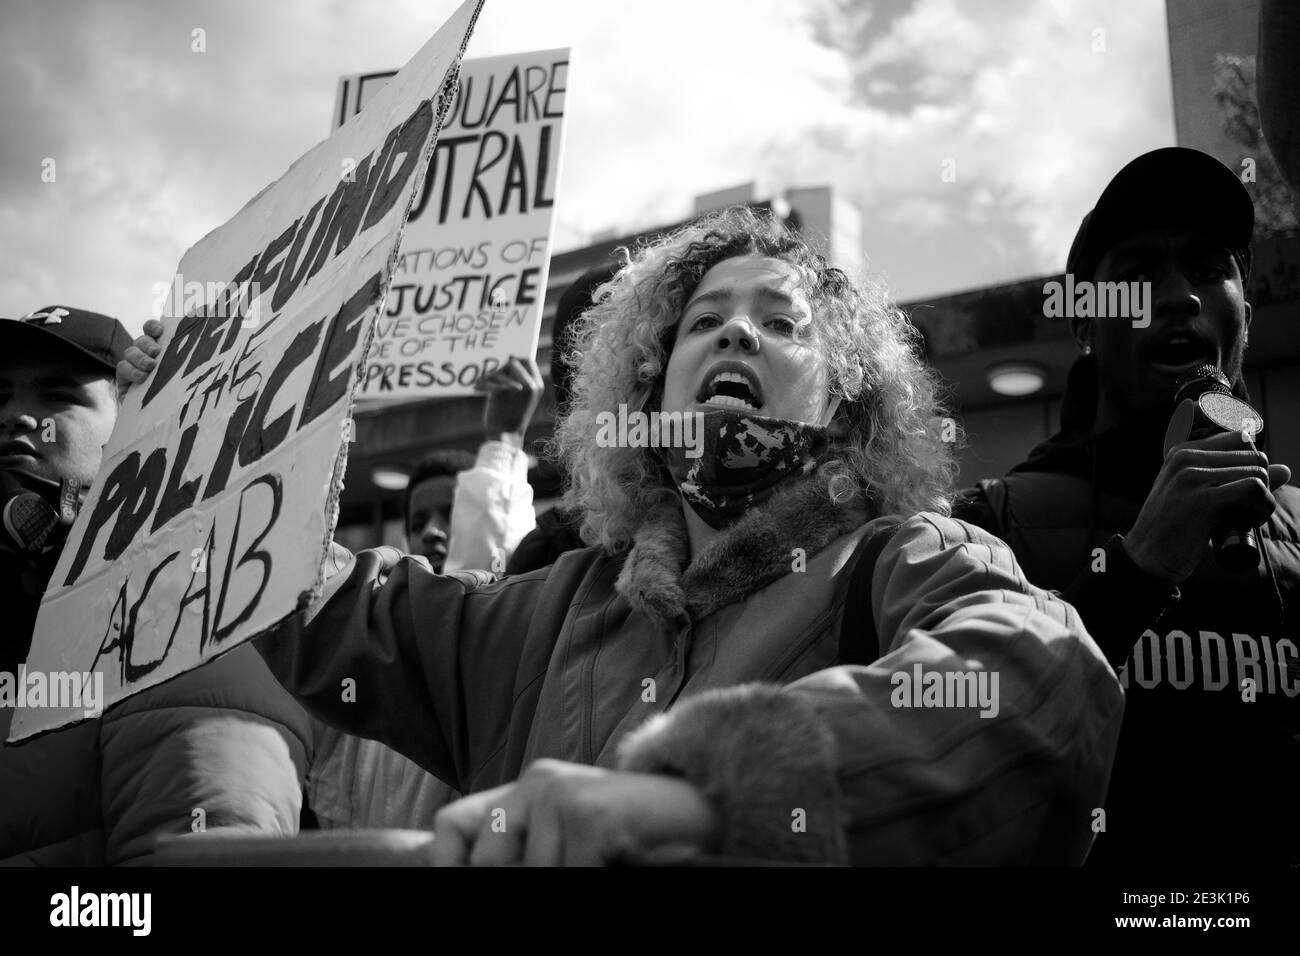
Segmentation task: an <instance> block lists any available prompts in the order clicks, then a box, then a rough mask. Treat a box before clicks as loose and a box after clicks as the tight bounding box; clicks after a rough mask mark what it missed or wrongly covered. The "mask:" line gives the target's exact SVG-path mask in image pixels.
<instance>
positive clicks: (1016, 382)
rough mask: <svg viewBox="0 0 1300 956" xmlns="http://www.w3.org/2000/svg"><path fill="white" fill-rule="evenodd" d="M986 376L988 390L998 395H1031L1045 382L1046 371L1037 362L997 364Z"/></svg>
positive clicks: (990, 368)
mask: <svg viewBox="0 0 1300 956" xmlns="http://www.w3.org/2000/svg"><path fill="white" fill-rule="evenodd" d="M987 375H988V380H989V388H991V389H993V391H995V392H997V393H998V394H999V395H1011V396H1020V395H1032V394H1034V392H1037V391H1040V390H1041V389H1042V387H1043V383H1044V382H1046V381H1047V369H1045V368H1044V367H1043V366H1041V365H1039V364H1038V363H1037V362H998V363H997V364H996V365H990V366H989V369H988V372H987Z"/></svg>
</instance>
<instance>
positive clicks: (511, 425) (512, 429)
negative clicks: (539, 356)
mask: <svg viewBox="0 0 1300 956" xmlns="http://www.w3.org/2000/svg"><path fill="white" fill-rule="evenodd" d="M544 387H545V386H544V384H543V383H542V373H541V371H540V370H539V369H538V368H537V363H536V362H534V361H533V360H532V359H530V358H525V359H520V358H519V357H518V356H515V355H512V356H510V361H509V362H507V363H506V365H505V367H504V368H501V369H498V370H497V371H495V372H492V373H491V374H489V375H487V376H484V377H483V378H481V379H479V381H478V384H477V385H476V386H475V388H474V391H476V392H486V393H487V397H488V400H487V404H486V405H485V406H484V408H483V438H484V440H486V441H509V442H511V444H516V445H520V446H522V444H523V439H524V433H525V432H526V431H528V423H529V422H531V421H532V420H533V413H534V412H536V411H537V403H538V402H539V401H541V398H542V389H543V388H544ZM508 436H517V439H516V438H511V437H508Z"/></svg>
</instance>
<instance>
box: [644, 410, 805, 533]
mask: <svg viewBox="0 0 1300 956" xmlns="http://www.w3.org/2000/svg"><path fill="white" fill-rule="evenodd" d="M688 414H689V413H688ZM702 414H703V425H704V427H703V430H702V433H701V434H702V439H703V441H702V444H703V450H702V453H701V454H700V455H699V457H696V458H691V457H688V456H687V454H686V452H687V450H688V449H687V448H685V447H684V445H683V444H674V445H671V446H668V447H660V448H658V449H657V451H658V453H659V457H660V459H661V460H662V461H663V463H664V464H665V465H666V466H667V468H668V472H669V474H671V475H672V478H673V482H674V483H675V484H676V485H677V488H678V490H679V491H680V492H681V493H682V497H683V498H685V499H686V502H687V504H689V505H690V506H691V508H692V509H694V511H695V513H696V514H697V515H699V516H700V517H701V518H703V519H704V520H705V521H706V522H707V523H708V524H709V526H710V527H712V528H715V529H721V528H723V527H725V526H726V525H727V524H728V523H730V522H731V521H732V520H733V519H735V518H737V517H739V516H740V515H742V514H744V513H745V512H746V511H748V510H749V509H750V508H752V507H754V506H755V505H758V504H762V503H763V502H764V501H766V500H767V499H768V498H770V497H771V496H772V494H773V492H775V491H776V490H777V486H778V485H779V484H780V483H781V482H783V481H786V480H787V479H790V478H799V477H802V476H804V475H810V474H812V473H813V471H815V470H816V468H817V466H818V465H819V464H821V461H822V459H823V458H824V457H825V455H826V451H827V447H828V446H829V444H830V439H829V436H828V434H827V430H826V428H824V427H821V426H818V425H807V424H804V423H802V422H793V421H789V420H787V419H784V418H765V417H763V416H761V415H751V414H747V413H745V412H741V411H736V410H733V409H718V410H716V411H710V412H704V413H702ZM690 450H692V451H694V450H695V449H690Z"/></svg>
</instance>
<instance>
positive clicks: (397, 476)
mask: <svg viewBox="0 0 1300 956" xmlns="http://www.w3.org/2000/svg"><path fill="white" fill-rule="evenodd" d="M370 480H371V481H372V482H374V484H375V486H376V487H377V488H382V489H384V491H402V490H403V489H404V488H405V487H406V486H407V484H408V483H409V482H410V480H411V476H410V475H408V474H407V473H406V472H404V471H402V470H401V469H400V468H396V467H394V466H393V465H376V466H375V467H374V468H371V469H370Z"/></svg>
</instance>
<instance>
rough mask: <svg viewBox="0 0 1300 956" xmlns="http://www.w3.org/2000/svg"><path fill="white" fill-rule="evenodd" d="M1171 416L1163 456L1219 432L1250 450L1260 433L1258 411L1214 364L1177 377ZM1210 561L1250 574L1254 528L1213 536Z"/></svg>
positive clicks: (1254, 561) (1255, 552)
mask: <svg viewBox="0 0 1300 956" xmlns="http://www.w3.org/2000/svg"><path fill="white" fill-rule="evenodd" d="M1174 402H1175V403H1176V404H1177V408H1175V409H1174V414H1173V417H1172V418H1171V419H1170V420H1169V428H1168V429H1167V430H1166V431H1165V448H1164V453H1165V454H1166V455H1168V454H1169V450H1170V449H1171V448H1173V446H1175V445H1179V444H1182V443H1183V442H1186V441H1197V440H1198V439H1201V438H1208V437H1209V436H1211V435H1218V434H1220V433H1222V432H1240V433H1241V435H1242V437H1243V438H1244V439H1245V440H1246V442H1247V444H1249V445H1250V446H1251V447H1252V448H1253V447H1254V446H1255V441H1254V439H1255V436H1256V435H1258V434H1259V433H1260V432H1262V431H1263V430H1264V419H1263V418H1262V417H1261V416H1260V414H1259V412H1257V411H1255V409H1253V408H1251V407H1250V406H1249V405H1248V404H1246V403H1245V402H1243V401H1242V400H1241V399H1239V398H1238V397H1237V396H1236V395H1233V394H1232V387H1231V386H1230V385H1229V384H1228V379H1227V377H1226V376H1225V375H1224V374H1223V372H1222V370H1221V369H1219V367H1218V366H1216V365H1211V364H1209V363H1208V362H1207V363H1205V364H1203V365H1198V366H1196V367H1195V368H1193V369H1191V370H1190V371H1188V372H1185V373H1183V374H1182V375H1181V376H1179V378H1178V383H1177V384H1176V385H1175V387H1174ZM1213 546H1214V560H1215V563H1216V564H1218V566H1219V567H1220V568H1222V569H1223V570H1225V571H1232V572H1243V571H1251V570H1253V569H1255V568H1256V567H1258V565H1259V544H1258V543H1257V542H1256V540H1255V529H1254V528H1246V529H1244V530H1237V529H1230V530H1227V531H1221V532H1218V533H1216V534H1215V536H1214V541H1213Z"/></svg>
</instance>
